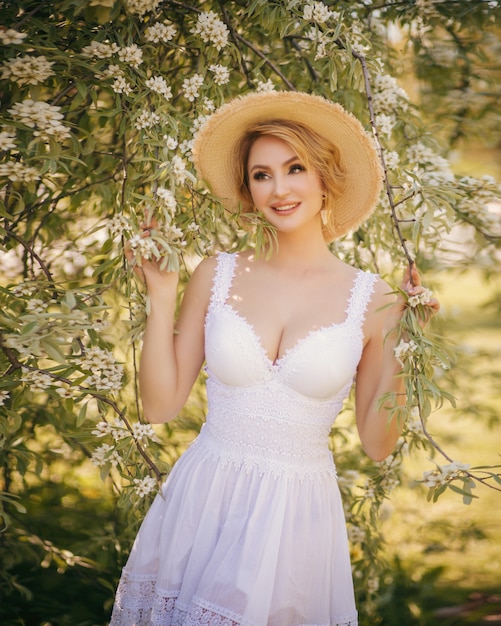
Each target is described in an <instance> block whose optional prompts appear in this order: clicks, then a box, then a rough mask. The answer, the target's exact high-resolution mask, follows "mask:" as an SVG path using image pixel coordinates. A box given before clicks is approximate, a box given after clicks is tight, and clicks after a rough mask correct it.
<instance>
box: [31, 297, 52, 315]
mask: <svg viewBox="0 0 501 626" xmlns="http://www.w3.org/2000/svg"><path fill="white" fill-rule="evenodd" d="M47 306H48V305H47V302H44V301H43V300H40V298H31V299H30V300H28V302H27V303H26V308H27V309H28V311H31V312H32V313H44V312H45V310H46V309H47Z"/></svg>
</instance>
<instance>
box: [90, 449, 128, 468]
mask: <svg viewBox="0 0 501 626" xmlns="http://www.w3.org/2000/svg"><path fill="white" fill-rule="evenodd" d="M90 460H91V462H92V463H93V464H94V465H97V467H103V466H104V465H106V464H108V463H109V464H110V465H112V466H113V467H116V466H117V465H118V464H119V463H120V461H121V460H122V459H121V457H120V454H119V453H118V451H117V450H115V449H114V448H113V446H110V445H109V444H107V443H103V445H102V446H99V448H96V449H95V450H94V452H93V453H92V456H91V459H90Z"/></svg>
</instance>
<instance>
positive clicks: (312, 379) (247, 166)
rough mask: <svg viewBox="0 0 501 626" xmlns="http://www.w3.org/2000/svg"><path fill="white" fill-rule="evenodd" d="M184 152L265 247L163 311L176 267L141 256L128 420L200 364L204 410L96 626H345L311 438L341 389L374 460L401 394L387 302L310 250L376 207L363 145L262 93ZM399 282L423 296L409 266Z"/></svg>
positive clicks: (327, 116) (331, 495) (323, 111)
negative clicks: (140, 317) (143, 313)
mask: <svg viewBox="0 0 501 626" xmlns="http://www.w3.org/2000/svg"><path fill="white" fill-rule="evenodd" d="M193 153H194V159H195V164H196V167H197V169H198V172H199V175H200V178H201V179H204V180H205V181H206V182H207V183H208V185H209V186H210V187H211V189H212V191H213V193H214V194H216V195H217V196H218V197H219V198H220V199H221V201H222V202H223V203H224V204H225V206H226V207H227V208H228V210H230V211H236V210H237V209H238V207H239V206H240V207H241V209H242V213H243V214H244V213H252V212H257V213H258V214H259V215H260V216H261V218H262V219H264V220H266V221H267V222H268V223H269V225H270V226H271V227H273V229H274V230H275V232H276V238H277V244H278V245H276V246H274V247H273V248H272V249H271V250H269V254H265V255H260V256H259V257H257V256H256V255H255V253H254V251H253V250H252V249H250V250H247V251H245V252H242V253H239V254H228V253H221V254H219V255H217V256H216V257H213V258H208V259H206V260H204V261H202V262H201V263H200V265H199V266H198V268H197V269H196V271H195V272H194V274H193V276H192V278H191V281H190V283H189V286H188V288H187V290H186V293H185V295H184V299H183V304H182V307H181V311H180V315H179V318H178V320H177V322H175V320H174V309H175V302H176V288H177V275H175V274H173V273H169V272H165V271H162V270H160V268H159V266H158V265H157V264H155V263H153V262H145V263H144V264H143V265H142V271H143V273H144V278H145V281H146V286H147V289H148V294H149V297H150V302H151V313H150V315H149V317H148V321H147V325H146V331H145V335H144V344H143V349H142V356H141V364H140V387H141V397H142V402H143V407H144V412H145V415H146V417H147V418H148V419H149V420H150V421H151V422H153V423H161V422H165V421H169V420H172V419H174V418H175V417H176V415H177V414H178V412H179V410H180V409H181V407H182V406H183V404H184V403H185V402H186V400H187V398H188V395H189V393H190V391H191V389H192V386H193V384H194V382H195V379H196V377H197V375H198V373H199V371H200V368H201V367H202V366H203V365H204V363H205V366H206V369H207V373H208V380H207V395H208V405H209V411H208V415H207V419H206V423H205V424H204V426H203V428H202V430H201V433H200V435H199V436H198V437H197V438H196V440H195V441H194V442H193V443H192V445H191V446H190V447H189V449H188V450H187V451H186V452H185V453H184V455H183V456H182V457H181V459H180V460H179V461H178V462H177V464H176V466H175V467H174V469H173V471H172V472H171V474H170V476H169V478H168V480H167V481H166V483H165V485H164V487H163V490H162V494H161V495H158V496H157V498H156V500H155V502H154V503H153V505H152V507H151V509H150V510H149V512H148V514H147V516H146V518H145V520H144V522H143V525H142V527H141V529H140V531H139V534H138V536H137V538H136V541H135V544H134V547H133V549H132V552H131V555H130V557H129V560H128V562H127V565H126V566H125V568H124V571H123V575H122V578H121V581H120V584H119V588H118V591H117V597H116V602H115V607H114V612H113V617H112V621H111V624H112V625H113V626H118V625H121V626H127V625H132V624H163V625H174V624H175V625H184V626H188V625H190V626H192V625H198V624H213V625H216V624H217V625H219V626H221V625H225V626H244V625H245V626H319V625H322V626H334V625H335V626H348V625H350V626H354V625H356V624H357V611H356V606H355V601H354V594H353V584H352V577H351V568H350V561H349V550H348V540H347V533H346V525H345V519H344V513H343V506H342V502H341V497H340V493H339V489H338V485H337V481H336V468H335V465H334V461H333V457H332V454H331V452H330V450H329V447H328V435H329V432H330V430H331V427H332V424H333V422H334V420H335V418H336V415H337V414H338V412H339V411H340V409H341V406H342V403H343V400H344V399H345V398H346V396H347V395H348V393H349V391H350V389H351V386H352V385H353V383H354V381H355V397H356V418H357V426H358V432H359V436H360V439H361V442H362V445H363V448H364V450H365V451H366V453H367V454H368V455H369V456H370V457H371V458H373V459H375V460H378V461H380V460H382V459H384V458H385V457H386V456H387V455H388V454H389V453H390V452H391V451H392V450H393V448H394V445H395V442H396V440H397V438H398V436H399V432H398V429H397V426H396V424H395V423H390V424H389V425H388V424H387V414H386V412H385V410H383V409H381V410H378V408H377V403H378V399H379V398H380V397H381V396H382V395H383V394H384V393H386V392H391V391H394V392H397V393H400V392H402V386H401V381H400V379H399V378H398V377H397V374H398V373H399V364H398V362H397V360H396V359H395V356H394V347H395V345H394V342H393V341H392V335H391V334H390V335H389V339H388V340H387V341H384V339H385V337H386V336H387V335H388V333H389V331H391V329H393V328H394V327H395V326H396V325H397V324H398V322H399V319H400V316H401V315H402V308H403V305H402V303H401V302H399V301H396V300H395V298H394V297H393V296H392V295H389V294H390V292H391V289H390V288H389V287H388V285H387V284H386V283H384V282H383V281H382V280H381V279H380V278H379V277H378V276H377V275H375V274H371V273H368V272H363V271H361V270H359V269H357V268H355V267H352V266H350V265H347V264H346V263H344V262H342V261H341V260H340V259H338V258H337V257H336V256H334V255H333V254H332V253H331V251H330V249H329V248H328V246H327V244H328V242H330V241H332V240H333V239H335V238H337V237H340V236H342V235H343V234H345V233H347V232H348V231H350V230H353V229H355V228H356V227H357V226H358V225H359V224H360V223H361V222H362V221H363V220H364V219H366V218H367V217H368V216H369V215H370V214H371V213H372V211H373V209H374V207H375V204H376V202H377V200H378V197H379V193H380V189H381V173H380V168H379V165H378V159H377V155H376V153H375V150H374V147H373V143H372V141H371V140H370V139H369V138H368V137H367V135H366V134H365V132H364V130H363V128H362V126H361V124H360V123H359V122H358V121H357V120H356V119H355V118H354V117H353V116H352V115H350V114H349V113H347V112H346V111H345V110H344V109H343V108H341V107H340V106H339V105H337V104H333V103H331V102H328V101H327V100H324V99H323V98H320V97H317V96H312V95H308V94H302V93H293V92H277V93H265V94H250V95H247V96H244V97H241V98H237V99H236V100H234V101H232V102H230V103H229V104H227V105H225V106H223V107H222V108H221V109H219V111H217V112H216V113H215V114H214V115H213V116H212V117H211V118H210V119H209V120H208V121H207V122H206V124H205V126H204V128H203V129H202V130H201V131H200V133H199V134H198V136H197V138H196V140H195V145H194V150H193ZM147 235H148V228H146V229H145V236H147ZM403 288H404V289H405V290H406V291H408V293H410V294H411V295H412V294H415V293H419V292H421V291H422V289H423V288H422V287H420V285H419V276H418V274H417V272H414V271H413V276H412V280H411V276H410V275H409V273H407V275H406V276H405V278H404V281H403ZM388 304H390V305H391V306H389V307H387V306H386V305H388ZM428 306H429V309H430V315H431V314H433V313H434V312H436V311H437V310H438V307H439V305H438V302H437V301H435V300H432V301H430V302H429V303H428ZM174 331H175V332H174Z"/></svg>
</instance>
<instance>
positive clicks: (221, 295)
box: [210, 252, 237, 306]
mask: <svg viewBox="0 0 501 626" xmlns="http://www.w3.org/2000/svg"><path fill="white" fill-rule="evenodd" d="M236 260H237V255H236V254H229V253H228V252H220V253H219V254H218V256H217V263H216V273H215V274H214V280H213V283H212V295H211V301H210V304H211V306H214V305H218V304H224V303H225V302H226V300H227V299H228V294H229V292H230V288H231V285H232V283H233V275H234V273H235V266H236Z"/></svg>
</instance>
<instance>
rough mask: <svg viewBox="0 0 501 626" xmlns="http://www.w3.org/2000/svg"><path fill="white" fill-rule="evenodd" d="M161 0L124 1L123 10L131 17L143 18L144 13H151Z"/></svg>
mask: <svg viewBox="0 0 501 626" xmlns="http://www.w3.org/2000/svg"><path fill="white" fill-rule="evenodd" d="M160 2H161V0H125V8H126V9H127V11H128V12H129V13H131V14H132V15H139V16H141V17H142V16H143V15H144V14H145V13H151V11H155V9H156V8H157V7H158V5H159V4H160Z"/></svg>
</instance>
